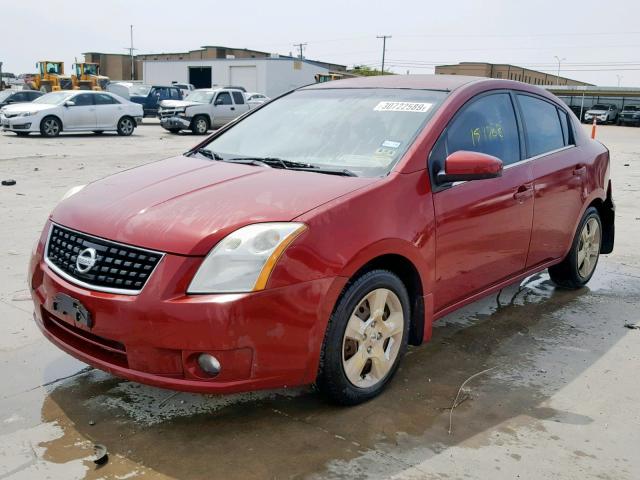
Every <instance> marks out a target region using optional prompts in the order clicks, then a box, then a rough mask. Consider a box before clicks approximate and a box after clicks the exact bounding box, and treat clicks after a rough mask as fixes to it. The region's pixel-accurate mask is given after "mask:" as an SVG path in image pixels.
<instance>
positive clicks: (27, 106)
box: [2, 103, 58, 113]
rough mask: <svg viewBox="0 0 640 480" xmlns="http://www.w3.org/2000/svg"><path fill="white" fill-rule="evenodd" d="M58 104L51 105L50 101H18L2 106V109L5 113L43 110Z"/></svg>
mask: <svg viewBox="0 0 640 480" xmlns="http://www.w3.org/2000/svg"><path fill="white" fill-rule="evenodd" d="M57 106H58V105H51V104H49V103H16V104H10V105H7V106H6V107H2V111H3V112H4V113H18V112H40V111H42V110H49V109H51V108H56V107H57Z"/></svg>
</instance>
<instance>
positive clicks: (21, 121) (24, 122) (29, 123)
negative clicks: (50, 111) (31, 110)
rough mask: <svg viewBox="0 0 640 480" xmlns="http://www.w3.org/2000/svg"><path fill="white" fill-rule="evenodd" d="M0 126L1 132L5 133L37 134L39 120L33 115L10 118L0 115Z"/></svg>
mask: <svg viewBox="0 0 640 480" xmlns="http://www.w3.org/2000/svg"><path fill="white" fill-rule="evenodd" d="M0 125H1V126H2V130H5V131H7V132H37V131H38V130H39V126H40V120H39V119H38V118H36V116H34V115H30V116H28V117H11V118H7V117H5V116H4V115H0Z"/></svg>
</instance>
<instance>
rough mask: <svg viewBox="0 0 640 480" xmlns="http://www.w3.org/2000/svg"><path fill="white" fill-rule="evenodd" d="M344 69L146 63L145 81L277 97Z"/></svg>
mask: <svg viewBox="0 0 640 480" xmlns="http://www.w3.org/2000/svg"><path fill="white" fill-rule="evenodd" d="M336 67H342V69H344V66H341V65H332V64H326V63H322V62H315V61H313V60H307V59H297V58H292V57H279V56H271V57H266V58H220V59H206V60H192V59H187V60H173V59H172V60H143V62H142V80H143V82H144V83H147V84H154V85H168V84H171V83H173V82H179V83H184V82H186V83H192V84H193V85H194V86H195V87H196V88H208V87H211V86H215V85H222V86H224V85H233V86H241V87H244V88H245V89H246V90H247V91H248V92H260V93H264V94H266V95H267V96H269V97H275V96H277V95H280V94H282V93H284V92H287V91H289V90H291V89H294V88H298V87H301V86H303V85H308V84H310V83H314V82H315V78H314V76H315V75H316V74H318V73H328V72H329V71H334V70H337V68H336Z"/></svg>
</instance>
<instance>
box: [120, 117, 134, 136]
mask: <svg viewBox="0 0 640 480" xmlns="http://www.w3.org/2000/svg"><path fill="white" fill-rule="evenodd" d="M135 128H136V124H135V123H134V121H133V119H132V118H131V117H122V118H121V119H120V120H119V121H118V135H122V136H124V137H128V136H129V135H131V134H132V133H133V130H134V129H135Z"/></svg>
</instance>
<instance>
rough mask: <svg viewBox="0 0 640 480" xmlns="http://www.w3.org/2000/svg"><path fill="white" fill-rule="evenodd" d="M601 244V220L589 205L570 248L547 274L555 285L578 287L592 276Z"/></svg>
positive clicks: (595, 210) (594, 209) (596, 211)
mask: <svg viewBox="0 0 640 480" xmlns="http://www.w3.org/2000/svg"><path fill="white" fill-rule="evenodd" d="M601 245H602V222H601V221H600V215H599V214H598V210H597V209H596V208H594V207H589V208H588V209H587V211H586V212H585V213H584V215H583V217H582V220H581V221H580V224H579V225H578V230H577V231H576V235H575V238H574V239H573V243H572V245H571V250H569V253H568V254H567V256H566V257H565V258H564V260H562V262H560V263H559V264H557V265H554V266H552V267H549V276H550V277H551V280H553V282H554V283H555V284H556V285H559V286H561V287H565V288H572V289H575V288H580V287H583V286H584V285H586V284H587V282H588V281H589V280H590V279H591V277H592V276H593V272H595V270H596V265H597V264H598V258H599V257H600V246H601Z"/></svg>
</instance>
